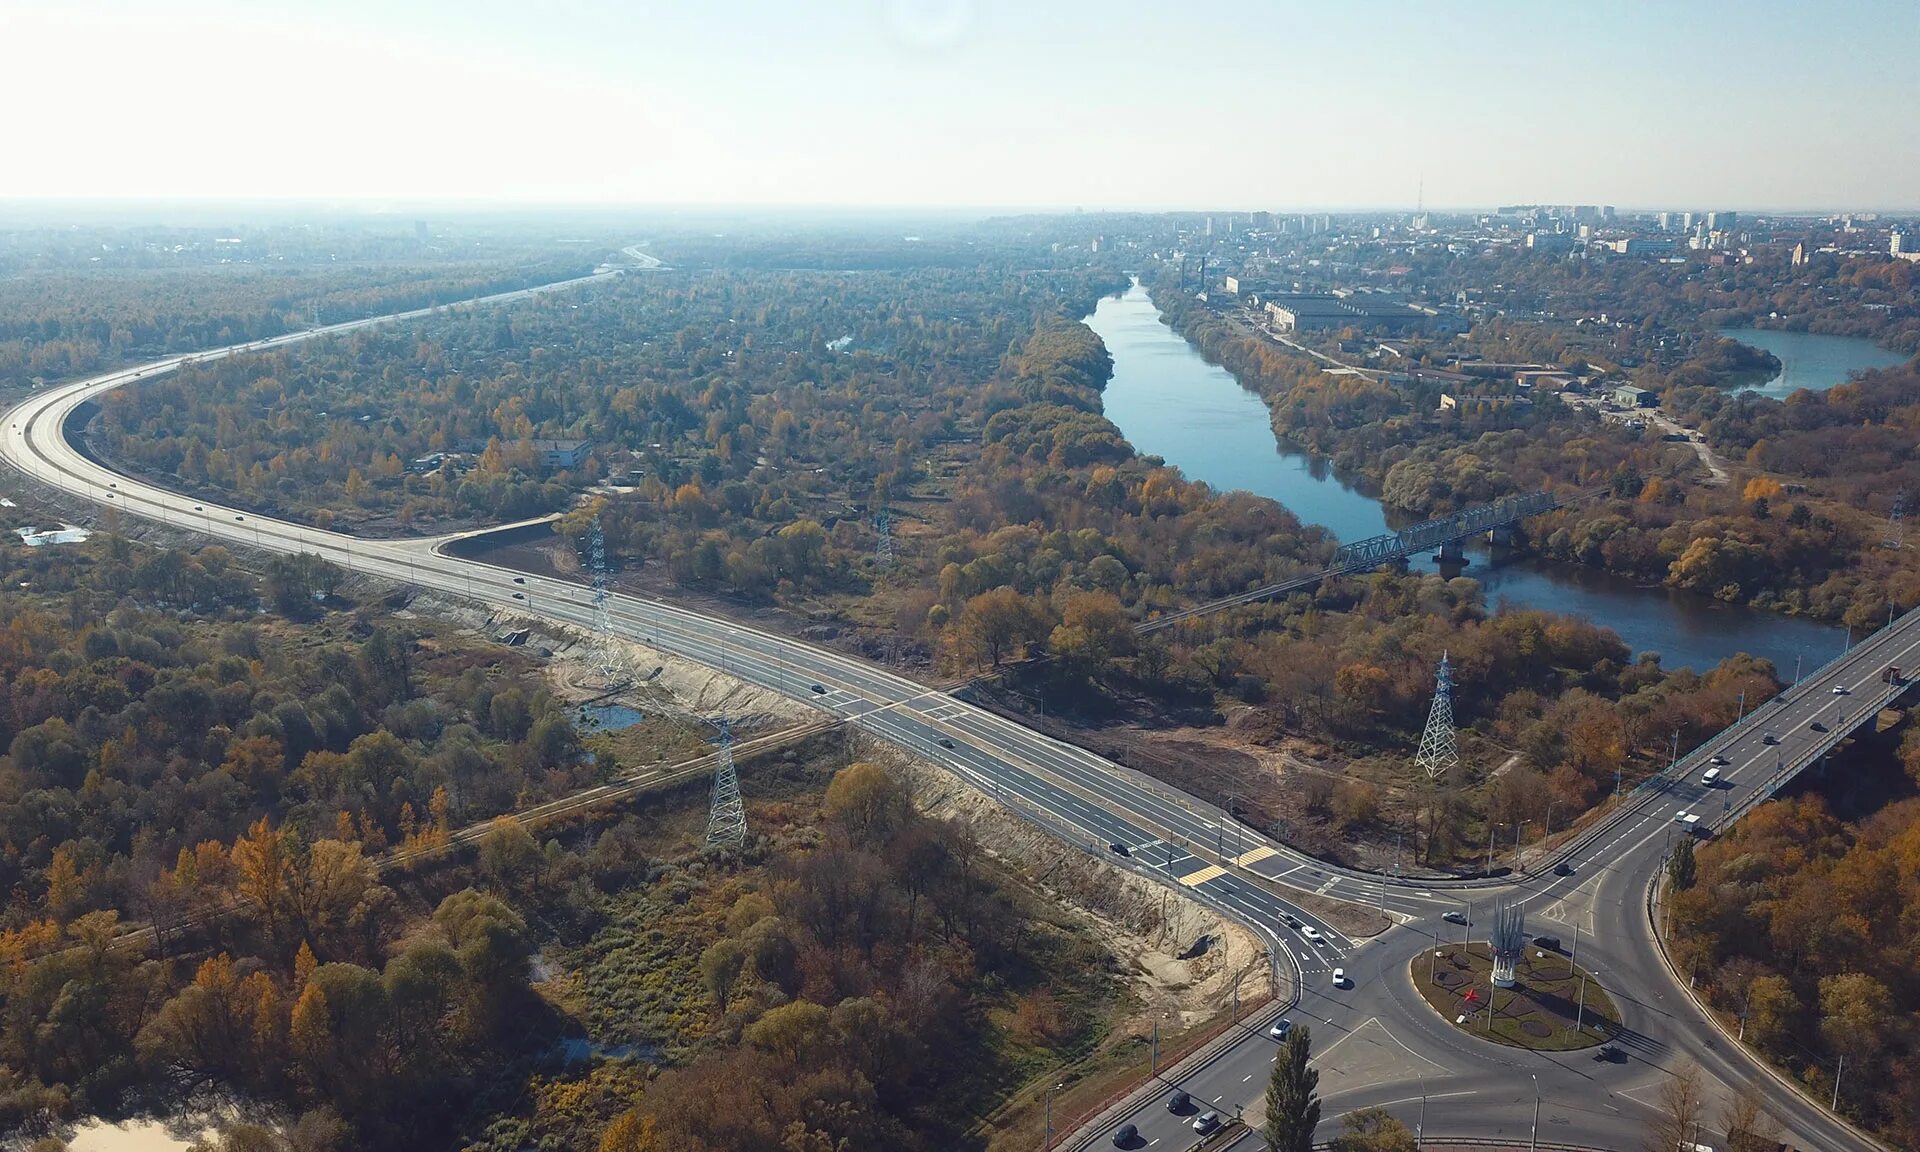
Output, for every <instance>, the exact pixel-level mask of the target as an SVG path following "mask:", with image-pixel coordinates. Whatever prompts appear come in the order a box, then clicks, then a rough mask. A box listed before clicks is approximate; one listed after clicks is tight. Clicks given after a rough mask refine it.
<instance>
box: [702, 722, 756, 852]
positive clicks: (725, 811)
mask: <svg viewBox="0 0 1920 1152" xmlns="http://www.w3.org/2000/svg"><path fill="white" fill-rule="evenodd" d="M746 840H747V809H746V805H745V804H743V803H742V802H741V800H740V774H739V773H738V772H736V771H735V770H734V767H733V729H732V728H731V727H729V726H728V724H727V718H726V717H725V716H722V717H720V762H719V764H718V765H717V766H716V767H715V768H714V770H713V800H712V802H711V803H709V804H708V806H707V843H709V844H721V845H725V846H726V847H729V848H738V847H739V846H740V845H742V844H744V843H746Z"/></svg>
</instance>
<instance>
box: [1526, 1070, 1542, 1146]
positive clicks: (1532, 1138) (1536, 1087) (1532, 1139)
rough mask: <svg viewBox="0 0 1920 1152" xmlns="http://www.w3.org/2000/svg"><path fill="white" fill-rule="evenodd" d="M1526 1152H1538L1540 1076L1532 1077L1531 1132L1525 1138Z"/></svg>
mask: <svg viewBox="0 0 1920 1152" xmlns="http://www.w3.org/2000/svg"><path fill="white" fill-rule="evenodd" d="M1527 1149H1528V1152H1540V1076H1539V1074H1538V1073H1536V1074H1534V1077H1533V1132H1532V1134H1531V1135H1529V1136H1528V1137H1527Z"/></svg>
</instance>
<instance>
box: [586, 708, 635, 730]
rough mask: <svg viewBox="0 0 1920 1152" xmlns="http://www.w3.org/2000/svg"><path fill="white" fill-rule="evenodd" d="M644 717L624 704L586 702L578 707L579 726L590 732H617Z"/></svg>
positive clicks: (631, 725)
mask: <svg viewBox="0 0 1920 1152" xmlns="http://www.w3.org/2000/svg"><path fill="white" fill-rule="evenodd" d="M645 719H646V717H645V716H643V715H641V714H640V713H639V712H638V711H637V710H635V709H633V708H629V707H627V706H626V705H625V704H588V705H585V706H583V707H582V708H581V709H580V726H581V727H582V728H585V729H587V730H588V731H591V732H618V731H620V729H622V728H631V727H633V726H634V725H635V724H638V723H640V721H642V720H645Z"/></svg>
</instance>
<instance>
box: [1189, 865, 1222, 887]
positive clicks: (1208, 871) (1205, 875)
mask: <svg viewBox="0 0 1920 1152" xmlns="http://www.w3.org/2000/svg"><path fill="white" fill-rule="evenodd" d="M1226 874H1227V870H1226V869H1225V868H1222V867H1220V865H1218V864H1209V865H1207V866H1206V867H1205V868H1202V869H1200V871H1198V872H1189V873H1187V874H1186V875H1185V876H1182V877H1180V883H1182V884H1185V885H1186V886H1187V887H1189V888H1198V887H1199V886H1200V885H1202V884H1205V883H1206V882H1207V881H1209V880H1212V879H1213V878H1214V877H1216V876H1225V875H1226Z"/></svg>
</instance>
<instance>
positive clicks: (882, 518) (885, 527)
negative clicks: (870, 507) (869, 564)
mask: <svg viewBox="0 0 1920 1152" xmlns="http://www.w3.org/2000/svg"><path fill="white" fill-rule="evenodd" d="M873 534H874V543H873V558H874V561H875V562H876V563H878V564H879V565H880V570H881V571H882V572H885V571H886V570H887V569H889V568H891V567H893V517H891V516H889V515H887V510H886V509H885V508H882V509H880V513H879V515H877V516H875V517H874V518H873Z"/></svg>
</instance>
